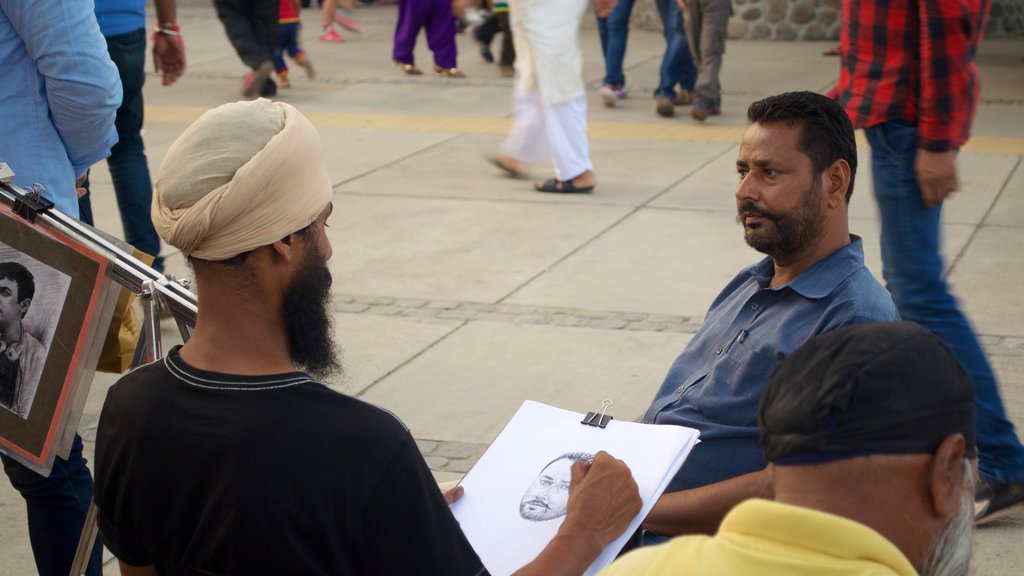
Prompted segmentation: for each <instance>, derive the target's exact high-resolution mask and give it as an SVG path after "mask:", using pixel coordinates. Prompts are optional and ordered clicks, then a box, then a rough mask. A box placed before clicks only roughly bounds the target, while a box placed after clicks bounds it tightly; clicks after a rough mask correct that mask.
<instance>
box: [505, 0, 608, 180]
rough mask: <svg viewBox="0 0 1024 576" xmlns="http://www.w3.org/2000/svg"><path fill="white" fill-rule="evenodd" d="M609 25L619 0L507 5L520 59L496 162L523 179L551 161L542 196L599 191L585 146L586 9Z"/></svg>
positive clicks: (533, 0)
mask: <svg viewBox="0 0 1024 576" xmlns="http://www.w3.org/2000/svg"><path fill="white" fill-rule="evenodd" d="M590 1H593V4H594V12H596V13H597V15H598V17H602V18H603V17H605V16H607V15H608V13H609V12H611V10H612V8H614V7H615V3H616V0H510V2H509V9H510V13H511V16H512V20H511V24H512V38H513V41H514V43H515V49H516V50H515V52H516V64H515V65H516V88H515V121H514V124H513V126H512V131H511V132H510V133H509V135H508V137H507V138H506V139H505V141H504V142H503V143H502V144H501V151H500V155H499V156H498V157H497V158H496V159H495V160H494V162H495V164H497V166H498V167H499V168H501V169H502V170H504V171H506V172H508V173H509V174H511V175H513V176H519V175H521V174H522V173H523V172H524V171H525V169H526V163H528V162H533V161H538V160H542V159H544V158H546V157H550V158H551V159H552V160H553V161H554V165H555V177H554V178H549V179H547V180H545V181H543V182H538V183H537V184H535V185H534V189H536V190H538V191H540V192H558V193H571V192H590V191H591V190H593V189H594V186H596V185H597V176H595V175H594V166H593V164H591V162H590V150H589V148H588V146H587V97H586V93H585V87H584V85H583V57H582V55H581V53H580V45H579V27H580V21H581V20H582V19H583V12H584V10H586V8H587V4H588V2H590Z"/></svg>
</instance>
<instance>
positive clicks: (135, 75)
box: [107, 28, 163, 271]
mask: <svg viewBox="0 0 1024 576" xmlns="http://www.w3.org/2000/svg"><path fill="white" fill-rule="evenodd" d="M107 51H108V52H109V53H110V59H111V60H113V61H114V65H116V66H117V72H118V74H119V75H120V76H121V86H122V87H123V90H124V96H123V98H122V100H121V107H120V108H118V109H117V117H116V118H115V120H114V126H115V127H116V128H117V144H115V145H114V147H113V148H111V149H110V158H107V167H108V168H109V169H110V178H111V180H113V182H114V193H115V194H117V207H118V209H119V210H120V211H121V222H122V223H123V225H124V239H125V240H126V241H127V242H128V243H129V244H131V245H132V246H134V247H135V248H138V249H139V250H141V251H143V252H145V253H146V254H150V255H153V256H159V255H160V237H159V236H157V233H156V228H154V227H153V219H152V216H150V207H151V205H152V204H153V184H152V182H151V181H150V179H149V164H147V163H146V147H145V145H144V144H143V143H142V84H143V82H145V79H146V76H145V70H144V66H145V63H146V30H145V29H144V28H140V29H138V30H136V31H134V32H129V33H127V34H119V35H117V36H109V37H108V38H107ZM153 268H156V269H157V270H159V271H163V262H162V260H161V259H160V258H157V259H156V261H155V262H153Z"/></svg>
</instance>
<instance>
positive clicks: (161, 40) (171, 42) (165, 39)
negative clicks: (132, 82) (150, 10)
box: [152, 22, 185, 86]
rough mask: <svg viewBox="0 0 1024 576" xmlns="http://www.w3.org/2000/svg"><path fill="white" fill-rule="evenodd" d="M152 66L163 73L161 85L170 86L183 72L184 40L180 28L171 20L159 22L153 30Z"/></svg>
mask: <svg viewBox="0 0 1024 576" xmlns="http://www.w3.org/2000/svg"><path fill="white" fill-rule="evenodd" d="M152 40H153V67H154V68H156V71H157V72H159V73H161V74H163V85H164V86H170V85H171V84H174V82H175V81H176V80H177V79H178V78H180V77H181V75H182V74H184V73H185V41H184V40H182V38H181V28H180V27H179V26H178V25H177V24H175V23H173V22H161V23H159V24H158V25H157V28H156V30H155V31H154V32H153V38H152Z"/></svg>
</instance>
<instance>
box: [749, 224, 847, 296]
mask: <svg viewBox="0 0 1024 576" xmlns="http://www.w3.org/2000/svg"><path fill="white" fill-rule="evenodd" d="M863 267H864V243H863V241H862V240H861V238H860V236H857V235H854V234H850V243H849V244H847V245H846V246H843V247H842V248H840V249H838V250H836V251H835V252H833V253H831V254H829V255H828V256H826V257H825V258H823V259H821V260H819V261H817V262H815V263H814V264H813V265H812V266H811V267H810V268H808V269H807V270H804V271H803V273H802V274H800V275H799V276H797V277H796V278H795V279H794V280H793V281H792V282H790V283H789V284H786V285H785V286H776V287H774V288H771V289H772V290H782V289H784V288H790V289H792V290H793V291H794V292H796V293H797V294H800V295H801V296H803V297H804V298H811V299H814V300H818V299H820V298H824V297H826V296H828V295H829V294H831V293H832V292H833V291H834V290H835V289H836V287H838V286H839V284H841V283H842V282H843V281H844V280H846V279H847V278H848V277H849V276H850V275H851V274H853V273H855V272H857V271H858V270H860V269H861V268H863ZM748 270H749V271H750V275H751V276H752V277H753V278H754V279H755V280H756V281H757V283H758V284H759V285H760V286H761V287H762V288H766V287H767V286H768V283H769V282H770V281H771V279H772V276H773V275H774V274H775V263H774V262H773V261H772V259H771V258H768V257H766V258H765V259H764V260H761V261H760V262H758V263H757V264H754V265H753V266H751V267H750V268H748Z"/></svg>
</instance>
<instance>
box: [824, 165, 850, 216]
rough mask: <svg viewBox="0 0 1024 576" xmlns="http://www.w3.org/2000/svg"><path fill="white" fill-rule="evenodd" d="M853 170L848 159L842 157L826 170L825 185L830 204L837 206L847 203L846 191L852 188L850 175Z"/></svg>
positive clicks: (833, 206)
mask: <svg viewBox="0 0 1024 576" xmlns="http://www.w3.org/2000/svg"><path fill="white" fill-rule="evenodd" d="M852 173H853V171H852V170H851V169H850V164H849V162H847V161H846V160H844V159H842V158H840V159H838V160H836V161H835V162H833V163H832V165H831V166H829V167H828V169H827V170H825V186H826V190H827V191H828V205H829V207H831V208H835V207H836V206H839V205H840V204H846V191H847V190H849V189H850V175H851V174H852Z"/></svg>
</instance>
